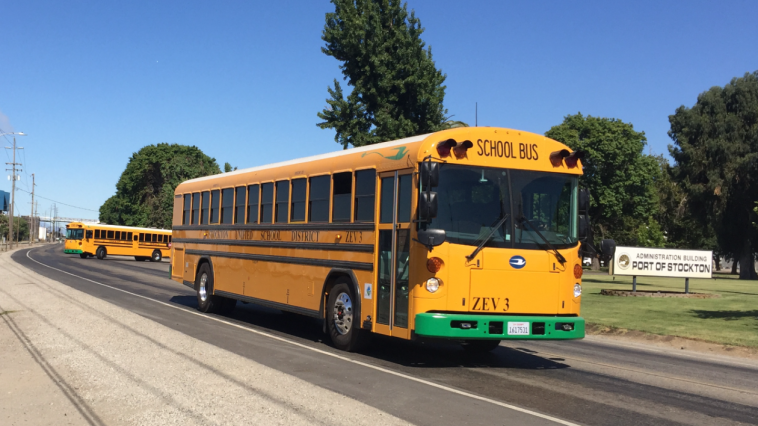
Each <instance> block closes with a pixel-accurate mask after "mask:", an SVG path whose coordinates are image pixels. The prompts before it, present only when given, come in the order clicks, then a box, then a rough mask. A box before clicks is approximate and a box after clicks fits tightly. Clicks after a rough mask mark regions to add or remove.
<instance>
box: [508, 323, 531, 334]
mask: <svg viewBox="0 0 758 426" xmlns="http://www.w3.org/2000/svg"><path fill="white" fill-rule="evenodd" d="M508 335H509V336H528V335H529V323H528V322H509V323H508Z"/></svg>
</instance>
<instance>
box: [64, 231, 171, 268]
mask: <svg viewBox="0 0 758 426" xmlns="http://www.w3.org/2000/svg"><path fill="white" fill-rule="evenodd" d="M171 238H172V236H171V231H169V230H166V229H155V228H135V227H132V226H117V225H105V224H101V223H85V222H71V223H69V224H68V225H66V243H65V245H64V248H63V252H64V253H69V254H78V255H79V257H81V258H82V259H86V258H88V257H92V256H97V258H98V259H101V260H102V259H105V258H106V256H109V255H112V256H134V259H135V260H138V261H143V260H150V261H151V262H160V261H161V259H163V258H164V257H167V256H169V255H170V250H169V247H171Z"/></svg>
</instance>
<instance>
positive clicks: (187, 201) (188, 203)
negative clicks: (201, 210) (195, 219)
mask: <svg viewBox="0 0 758 426" xmlns="http://www.w3.org/2000/svg"><path fill="white" fill-rule="evenodd" d="M191 212H192V195H190V194H184V212H183V214H182V225H189V224H190V213H191Z"/></svg>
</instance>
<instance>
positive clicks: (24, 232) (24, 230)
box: [0, 215, 29, 241]
mask: <svg viewBox="0 0 758 426" xmlns="http://www.w3.org/2000/svg"><path fill="white" fill-rule="evenodd" d="M7 236H8V216H6V215H0V240H1V239H2V238H3V237H6V238H7ZM16 239H18V241H27V240H29V223H28V222H27V221H26V219H24V218H21V217H18V216H16V217H14V218H13V241H16Z"/></svg>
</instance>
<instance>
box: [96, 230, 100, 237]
mask: <svg viewBox="0 0 758 426" xmlns="http://www.w3.org/2000/svg"><path fill="white" fill-rule="evenodd" d="M95 238H100V230H99V229H95Z"/></svg>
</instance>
